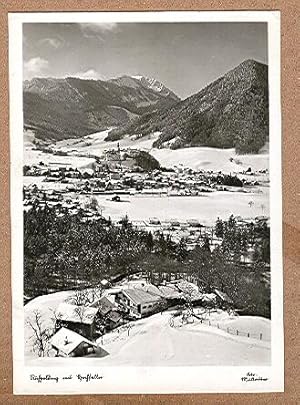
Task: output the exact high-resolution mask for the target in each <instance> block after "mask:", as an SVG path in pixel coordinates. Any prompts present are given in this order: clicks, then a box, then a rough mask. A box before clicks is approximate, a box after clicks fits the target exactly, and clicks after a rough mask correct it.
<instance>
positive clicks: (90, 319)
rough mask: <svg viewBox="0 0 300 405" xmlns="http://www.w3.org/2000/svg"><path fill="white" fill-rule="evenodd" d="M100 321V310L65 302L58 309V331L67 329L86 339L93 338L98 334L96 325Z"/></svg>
mask: <svg viewBox="0 0 300 405" xmlns="http://www.w3.org/2000/svg"><path fill="white" fill-rule="evenodd" d="M98 319H99V316H98V308H93V307H86V306H78V305H72V304H68V303H66V302H63V303H61V304H59V306H58V309H57V319H56V325H55V327H56V330H58V329H60V328H62V327H66V328H68V329H71V330H72V331H75V332H77V333H79V334H81V335H82V336H85V337H86V338H92V337H93V336H94V335H95V333H96V323H97V321H98Z"/></svg>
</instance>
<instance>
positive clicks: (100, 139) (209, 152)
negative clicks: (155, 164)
mask: <svg viewBox="0 0 300 405" xmlns="http://www.w3.org/2000/svg"><path fill="white" fill-rule="evenodd" d="M109 132H110V130H106V131H102V132H97V133H95V134H91V135H87V136H85V137H83V138H81V139H67V140H64V141H60V142H57V143H56V145H55V147H56V148H57V149H60V150H68V149H76V150H78V152H86V153H91V154H94V155H97V156H101V155H102V153H103V151H104V150H108V149H117V145H118V144H119V145H120V147H121V148H134V149H141V150H145V151H148V152H149V153H150V154H151V155H152V156H154V157H155V158H156V159H157V160H158V161H159V163H160V164H161V165H162V166H165V167H174V166H179V165H182V166H185V167H190V168H192V169H197V170H200V169H203V170H212V171H220V170H222V171H223V172H224V173H232V172H239V171H242V170H245V169H248V167H251V168H252V170H253V171H255V170H261V169H268V167H269V154H268V153H261V154H255V155H237V154H236V152H235V150H234V149H219V148H209V147H202V146H199V147H193V148H182V149H175V150H173V149H168V148H164V149H157V148H153V147H152V145H153V142H154V141H156V140H157V139H158V137H159V135H160V132H155V133H153V134H150V135H147V136H143V137H140V138H139V137H138V136H130V137H125V138H123V139H120V140H118V141H112V142H111V141H110V142H106V141H104V139H105V138H106V137H107V135H108V133H109ZM230 158H233V161H230V160H229V159H230Z"/></svg>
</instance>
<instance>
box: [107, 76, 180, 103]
mask: <svg viewBox="0 0 300 405" xmlns="http://www.w3.org/2000/svg"><path fill="white" fill-rule="evenodd" d="M109 81H110V82H114V83H116V84H119V85H120V86H127V87H134V88H139V87H144V88H146V89H148V90H151V91H153V92H154V93H158V94H159V95H161V96H162V97H164V98H165V97H168V98H171V99H172V100H174V101H179V100H180V98H179V97H178V96H177V95H176V94H175V93H174V92H173V91H171V90H170V89H169V88H167V87H166V86H165V85H164V84H162V83H161V82H160V81H158V80H157V79H154V78H151V77H147V76H143V75H141V74H138V75H123V76H120V77H117V78H115V79H111V80H109Z"/></svg>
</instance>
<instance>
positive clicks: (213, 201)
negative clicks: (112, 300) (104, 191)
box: [95, 188, 269, 225]
mask: <svg viewBox="0 0 300 405" xmlns="http://www.w3.org/2000/svg"><path fill="white" fill-rule="evenodd" d="M95 198H96V199H97V200H98V202H99V205H100V206H101V209H102V213H103V215H104V216H105V217H109V216H110V217H111V218H112V219H113V220H119V219H121V218H122V217H124V216H125V215H126V214H127V215H128V217H129V219H130V220H132V221H139V220H148V219H149V218H150V217H157V218H159V219H160V220H162V221H165V220H170V219H177V220H180V221H186V220H187V219H192V218H194V219H198V220H199V221H200V222H201V223H203V224H204V225H212V224H214V223H215V221H216V219H217V217H220V218H222V219H228V218H229V216H230V215H231V214H233V215H235V216H239V215H240V216H241V217H243V218H255V217H256V216H259V215H262V214H263V215H268V213H269V196H268V188H266V189H265V190H264V192H261V193H249V194H246V193H238V192H235V193H229V192H226V191H215V192H212V193H203V195H201V196H196V197H187V196H184V197H178V196H174V197H158V196H157V197H155V196H129V195H124V196H123V197H122V200H124V202H114V201H111V197H110V196H104V195H95ZM233 201H234V203H233ZM249 201H253V203H254V204H253V205H252V206H251V207H250V206H249ZM262 206H263V209H262Z"/></svg>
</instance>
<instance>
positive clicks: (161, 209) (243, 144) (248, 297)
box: [10, 12, 283, 393]
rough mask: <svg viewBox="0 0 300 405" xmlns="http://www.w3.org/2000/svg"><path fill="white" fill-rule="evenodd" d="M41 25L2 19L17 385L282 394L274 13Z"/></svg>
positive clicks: (56, 17) (99, 16) (44, 21)
mask: <svg viewBox="0 0 300 405" xmlns="http://www.w3.org/2000/svg"><path fill="white" fill-rule="evenodd" d="M47 14H48V13H43V14H39V13H37V14H36V15H33V14H30V13H27V16H26V17H25V16H24V14H17V15H16V16H15V19H14V18H13V16H12V17H11V21H10V28H11V35H16V42H15V43H14V45H13V46H14V47H15V46H16V50H15V51H14V52H11V55H10V58H11V59H10V85H11V87H10V89H11V90H10V91H11V98H12V100H11V117H12V118H11V120H12V124H11V142H12V145H15V149H12V155H11V156H12V161H13V163H12V164H15V166H13V167H15V169H16V170H15V172H14V171H13V172H12V177H13V178H12V195H11V196H12V201H13V204H15V211H14V210H13V211H12V215H13V216H14V218H12V221H13V229H12V232H13V238H12V248H13V252H14V254H15V259H14V256H13V284H12V285H13V306H14V314H13V318H14V319H13V323H14V359H15V362H16V363H15V364H17V365H21V366H22V367H20V368H18V370H17V371H15V373H16V375H15V382H14V384H15V387H17V390H20V391H21V392H22V393H34V392H35V390H36V392H40V393H41V392H43V393H51V390H52V389H53V390H55V391H53V392H58V393H70V392H71V391H72V392H74V393H75V392H76V393H80V392H81V391H80V390H85V391H84V392H89V391H90V392H99V393H100V392H115V390H120V392H127V390H128V392H150V391H151V392H155V390H156V391H157V392H164V391H168V390H169V391H170V392H176V391H178V392H189V391H190V392H198V391H203V392H205V391H206V392H210V391H211V392H213V391H214V392H218V390H219V391H222V390H223V392H224V391H226V390H227V391H230V390H231V391H239V392H243V391H245V392H246V391H251V390H254V391H256V392H257V391H259V390H261V391H264V390H269V391H270V390H275V391H276V390H280V389H281V387H282V370H283V354H282V350H283V349H282V334H283V329H282V285H281V283H282V263H281V260H282V258H281V185H280V176H281V165H280V142H281V140H280V137H281V134H280V98H279V91H278V88H279V84H278V82H277V81H276V80H279V79H278V76H277V75H276V73H277V70H276V69H277V68H279V62H278V61H279V56H278V55H279V50H278V49H277V48H276V47H279V42H278V43H277V42H276V38H277V37H276V35H277V31H276V28H278V27H279V15H278V14H276V13H272V12H270V13H268V12H261V13H259V12H256V13H253V14H254V15H253V16H251V12H248V13H247V12H244V13H234V12H233V13H230V12H225V13H218V12H214V13H209V12H206V13H201V12H198V13H197V12H195V13H187V14H185V13H184V12H178V13H163V15H161V14H162V13H67V14H66V13H49V14H51V15H47ZM64 14H66V17H64ZM74 14H75V15H74ZM221 14H222V15H221ZM69 15H70V17H69ZM210 15H211V16H212V18H210ZM89 16H91V18H89ZM223 16H224V17H223ZM239 16H240V18H239ZM222 17H223V18H222ZM256 17H257V18H256ZM12 31H14V32H12ZM273 34H274V35H273ZM271 35H273V36H274V38H275V39H273V40H272V38H273V37H272V38H271ZM11 46H12V45H11ZM272 85H273V86H274V87H272ZM14 90H15V93H14ZM276 97H277V98H276ZM14 118H15V121H14ZM14 162H15V163H14ZM14 178H15V179H14ZM276 356H277V357H276ZM275 366H276V367H275ZM275 368H276V369H275ZM23 369H24V370H27V371H26V372H28V375H26V377H25V374H26V373H24V375H23V377H21V376H20V373H22V371H21V370H23ZM64 370H65V371H64ZM114 370H117V371H116V373H118V374H115V376H116V377H112V376H114ZM126 370H131V371H128V372H127V371H126ZM139 370H146V371H144V373H142V372H141V371H139ZM183 370H186V371H183ZM225 370H227V371H225ZM276 370H277V377H276ZM106 372H107V373H108V374H107V375H109V377H106ZM173 372H174V378H173V380H172V373H173ZM218 372H220V373H222V375H223V376H222V378H223V379H224V381H223V382H222V381H220V383H218V382H216V380H215V381H214V377H213V376H214V375H216V373H218ZM140 373H142V374H140ZM160 373H162V374H160ZM189 373H191V374H189ZM201 373H203V374H201ZM124 374H125V376H123V377H121V376H122V375H124ZM166 374H169V375H168V376H167V377H165V380H164V379H163V377H162V376H163V375H164V376H165V375H166ZM224 374H226V375H224ZM200 375H203V376H205V375H206V378H207V383H206V382H205V381H204V380H205V377H202V382H199V381H198V385H197V379H198V378H199V376H200ZM230 375H232V380H231V381H230ZM197 376H198V377H197ZM148 377H149V382H147V378H148ZM112 378H115V381H112ZM220 378H221V377H220ZM21 380H22V381H21ZM68 380H69V381H68ZM121 380H122V381H121ZM127 380H128V384H127V386H126V387H125V382H126V381H127ZM129 380H130V382H129ZM179 380H180V381H181V388H180V387H179V386H178V388H176V387H175V384H178V381H179ZM82 381H84V383H85V384H83V383H82ZM170 381H171V382H170ZM203 381H204V382H203ZM247 381H248V384H247ZM249 381H250V382H251V381H252V382H251V383H250V382H249ZM79 382H80V384H79ZM164 382H165V384H164ZM134 384H136V386H135V388H133V387H134ZM18 387H19V388H18ZM43 390H44V391H43ZM59 391H60V392H59Z"/></svg>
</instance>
